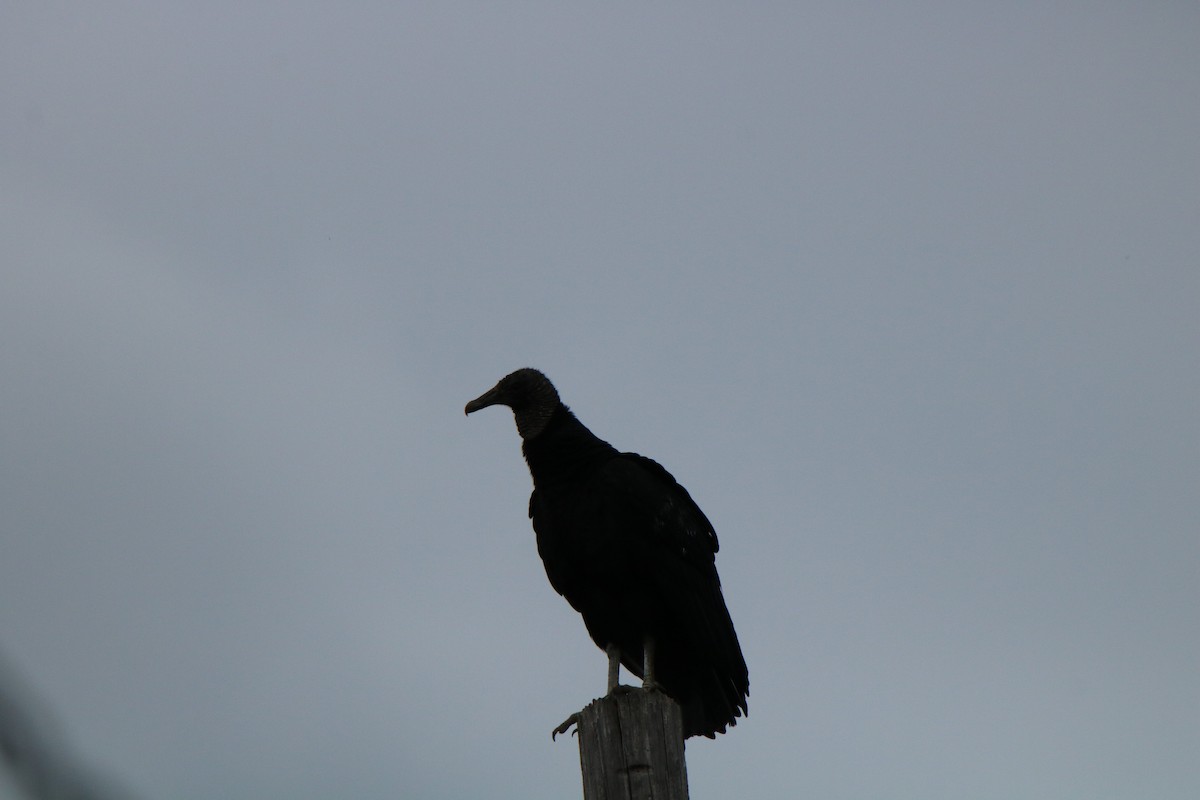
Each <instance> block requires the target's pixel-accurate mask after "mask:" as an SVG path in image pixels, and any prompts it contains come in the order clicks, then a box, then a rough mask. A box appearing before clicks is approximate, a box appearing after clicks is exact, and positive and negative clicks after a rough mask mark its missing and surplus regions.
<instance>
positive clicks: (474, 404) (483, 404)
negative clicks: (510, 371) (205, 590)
mask: <svg viewBox="0 0 1200 800" xmlns="http://www.w3.org/2000/svg"><path fill="white" fill-rule="evenodd" d="M503 403H504V399H503V398H502V397H501V396H500V387H499V386H496V387H493V388H491V389H488V390H487V391H486V392H484V393H483V394H481V395H479V397H476V398H475V399H474V400H472V401H471V402H469V403H467V407H466V409H465V410H464V411H465V413H467V414H470V413H472V412H474V411H478V410H479V409H481V408H487V407H488V406H496V405H502V404H503Z"/></svg>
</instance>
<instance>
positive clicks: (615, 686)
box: [550, 644, 630, 741]
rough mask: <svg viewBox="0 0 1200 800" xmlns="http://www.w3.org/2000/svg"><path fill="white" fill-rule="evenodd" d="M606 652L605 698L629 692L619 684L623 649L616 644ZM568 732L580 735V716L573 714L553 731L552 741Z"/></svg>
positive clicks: (606, 648) (551, 734)
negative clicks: (606, 677)
mask: <svg viewBox="0 0 1200 800" xmlns="http://www.w3.org/2000/svg"><path fill="white" fill-rule="evenodd" d="M604 652H605V654H606V655H608V692H607V693H606V695H605V696H608V695H611V694H613V693H614V692H619V691H621V690H625V691H628V690H629V688H630V687H628V686H621V685H620V684H619V681H620V678H621V648H619V647H617V646H616V645H615V644H609V645H608V646H607V647H605V648H604ZM572 728H575V730H573V731H571V729H572ZM567 731H571V734H572V735H575V734H577V733H579V714H572V715H571V716H569V717H567V718H566V719H565V720H563V722H562V724H561V725H559V726H558V727H557V728H555V729H554V730H553V731H551V733H550V739H551V741H553V740H554V739H555V738H556V737H557V736H558V735H559V734H560V733H566V732H567Z"/></svg>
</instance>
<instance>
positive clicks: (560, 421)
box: [517, 403, 617, 485]
mask: <svg viewBox="0 0 1200 800" xmlns="http://www.w3.org/2000/svg"><path fill="white" fill-rule="evenodd" d="M540 425H541V427H540V428H539V429H538V432H537V433H536V434H532V435H530V436H525V435H524V434H522V437H523V438H522V441H521V452H522V453H523V454H524V456H525V463H526V464H528V465H529V472H530V473H531V474H532V475H533V482H534V484H535V485H539V484H543V483H547V482H554V481H557V480H560V479H562V478H565V477H568V476H570V475H571V474H573V473H576V472H577V471H578V470H580V469H587V468H589V466H590V465H594V464H595V463H596V460H597V459H605V458H609V457H611V456H612V455H614V454H615V453H616V452H617V450H616V448H614V447H613V446H612V445H610V444H609V443H608V442H606V441H604V440H603V439H601V438H599V437H598V436H596V435H595V434H594V433H592V432H591V431H589V430H588V429H587V428H586V427H584V425H583V423H581V422H580V421H579V420H578V419H577V418H576V417H575V415H574V414H572V413H571V410H570V409H569V408H567V407H566V406H564V405H562V404H561V403H559V404H556V406H555V408H554V409H553V410H552V412H551V413H550V414H549V416H548V417H546V418H544V419H542V420H541V421H540ZM520 426H521V423H520V422H519V421H518V422H517V427H518V429H519V428H520Z"/></svg>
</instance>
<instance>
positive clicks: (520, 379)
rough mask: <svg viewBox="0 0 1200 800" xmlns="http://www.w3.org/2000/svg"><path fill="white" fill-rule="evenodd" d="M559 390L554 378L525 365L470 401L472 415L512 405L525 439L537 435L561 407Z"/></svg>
mask: <svg viewBox="0 0 1200 800" xmlns="http://www.w3.org/2000/svg"><path fill="white" fill-rule="evenodd" d="M558 405H559V399H558V392H557V391H555V389H554V384H552V383H551V382H550V379H549V378H547V377H546V376H545V375H543V374H542V373H541V372H538V371H537V370H536V369H531V368H529V367H525V368H524V369H519V370H517V371H516V372H511V373H509V374H508V375H505V376H504V377H503V378H501V379H500V382H499V383H497V384H496V385H495V386H493V387H492V388H491V389H488V390H487V391H486V392H484V393H483V394H481V395H479V397H476V398H475V399H474V400H472V401H471V402H469V403H467V407H466V409H465V410H466V413H468V414H470V413H472V412H474V411H478V410H479V409H481V408H487V407H488V406H508V407H509V408H511V409H512V412H513V417H514V419H516V422H517V432H518V433H520V434H521V438H522V439H528V438H530V437H531V436H536V435H537V434H539V433H541V432H542V429H543V428H545V427H546V423H547V422H549V421H550V415H551V414H553V413H554V410H555V409H556V408H558Z"/></svg>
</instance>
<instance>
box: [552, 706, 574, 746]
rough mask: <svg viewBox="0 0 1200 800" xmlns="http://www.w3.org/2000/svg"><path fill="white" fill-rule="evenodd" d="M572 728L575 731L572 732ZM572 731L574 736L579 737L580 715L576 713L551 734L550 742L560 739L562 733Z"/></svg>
mask: <svg viewBox="0 0 1200 800" xmlns="http://www.w3.org/2000/svg"><path fill="white" fill-rule="evenodd" d="M571 728H574V729H575V730H573V731H571ZM567 731H571V735H572V736H577V735H579V713H578V712H576V713H574V714H572V715H571V716H569V717H567V718H566V719H564V720H563V721H562V724H561V725H559V726H558V727H557V728H555V729H554V730H553V731H551V732H550V741H552V742H553V741H554V740H555V739H557V738H558V735H559V734H560V733H566V732H567Z"/></svg>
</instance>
